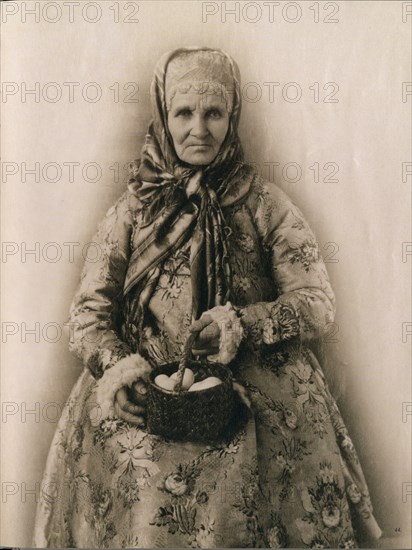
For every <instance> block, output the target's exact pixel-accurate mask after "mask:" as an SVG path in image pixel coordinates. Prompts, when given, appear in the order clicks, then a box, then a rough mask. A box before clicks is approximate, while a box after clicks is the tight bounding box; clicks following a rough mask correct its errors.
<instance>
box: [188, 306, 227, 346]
mask: <svg viewBox="0 0 412 550" xmlns="http://www.w3.org/2000/svg"><path fill="white" fill-rule="evenodd" d="M189 330H190V332H198V333H199V334H198V335H197V338H196V340H195V342H194V344H193V348H192V352H193V354H194V355H215V354H216V353H219V341H220V327H219V325H218V323H217V322H216V321H213V319H212V317H211V316H210V315H208V314H207V313H206V314H204V315H203V316H202V317H201V318H200V319H199V320H198V321H195V322H194V323H193V324H192V326H191V327H190V329H189Z"/></svg>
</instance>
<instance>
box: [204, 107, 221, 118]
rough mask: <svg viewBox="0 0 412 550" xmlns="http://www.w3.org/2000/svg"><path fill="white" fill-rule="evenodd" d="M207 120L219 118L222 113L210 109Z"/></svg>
mask: <svg viewBox="0 0 412 550" xmlns="http://www.w3.org/2000/svg"><path fill="white" fill-rule="evenodd" d="M207 116H208V118H221V116H222V113H221V112H220V111H219V109H211V110H210V111H208V113H207Z"/></svg>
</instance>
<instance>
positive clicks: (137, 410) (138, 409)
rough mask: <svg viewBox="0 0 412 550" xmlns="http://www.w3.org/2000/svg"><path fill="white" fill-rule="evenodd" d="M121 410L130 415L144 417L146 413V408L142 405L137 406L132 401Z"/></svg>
mask: <svg viewBox="0 0 412 550" xmlns="http://www.w3.org/2000/svg"><path fill="white" fill-rule="evenodd" d="M120 408H121V409H122V410H123V411H125V412H128V413H130V414H137V415H143V414H145V412H146V408H145V407H142V406H141V405H135V404H134V403H132V402H131V401H126V403H124V404H123V406H122V407H120Z"/></svg>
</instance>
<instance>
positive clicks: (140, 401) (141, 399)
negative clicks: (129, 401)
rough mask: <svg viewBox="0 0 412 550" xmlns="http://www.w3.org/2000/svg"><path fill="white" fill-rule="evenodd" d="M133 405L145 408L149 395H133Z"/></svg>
mask: <svg viewBox="0 0 412 550" xmlns="http://www.w3.org/2000/svg"><path fill="white" fill-rule="evenodd" d="M133 403H135V404H137V405H140V406H141V407H144V406H145V405H146V403H147V395H140V394H138V393H135V392H134V393H133Z"/></svg>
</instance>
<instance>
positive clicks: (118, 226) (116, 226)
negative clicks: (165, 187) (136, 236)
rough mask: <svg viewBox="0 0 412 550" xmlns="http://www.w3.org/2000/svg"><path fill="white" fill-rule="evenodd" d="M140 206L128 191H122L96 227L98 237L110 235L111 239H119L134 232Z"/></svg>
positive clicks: (137, 200)
mask: <svg viewBox="0 0 412 550" xmlns="http://www.w3.org/2000/svg"><path fill="white" fill-rule="evenodd" d="M141 209H142V204H141V202H140V201H139V199H138V198H137V197H136V196H135V195H134V194H133V193H131V192H130V191H129V190H126V191H124V192H123V193H122V194H121V195H120V197H119V198H118V199H117V200H116V202H115V203H114V204H113V205H112V206H111V207H110V208H109V209H108V210H107V212H106V214H105V216H104V217H103V219H102V220H101V222H100V223H99V225H98V233H99V234H100V235H102V234H105V235H111V237H112V238H113V239H116V240H117V239H121V238H122V237H121V236H122V235H125V236H126V235H127V234H129V235H130V233H131V232H132V231H133V230H134V228H135V227H136V225H137V224H138V217H139V213H140V211H141Z"/></svg>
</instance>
